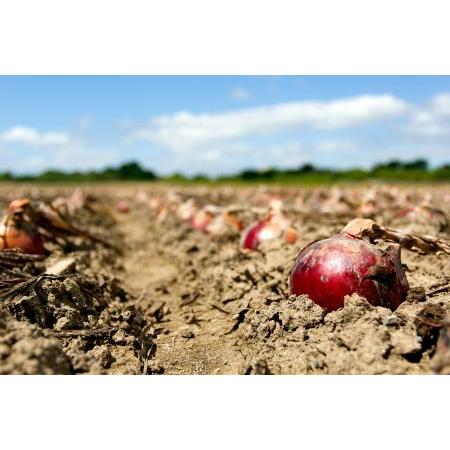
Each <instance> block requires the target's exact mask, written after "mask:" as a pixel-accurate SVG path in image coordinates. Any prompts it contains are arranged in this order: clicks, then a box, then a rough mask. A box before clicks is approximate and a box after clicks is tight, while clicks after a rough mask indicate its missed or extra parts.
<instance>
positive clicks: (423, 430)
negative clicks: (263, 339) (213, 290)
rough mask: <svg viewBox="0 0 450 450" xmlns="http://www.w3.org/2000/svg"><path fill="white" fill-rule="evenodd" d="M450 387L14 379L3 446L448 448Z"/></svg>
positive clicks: (7, 394)
mask: <svg viewBox="0 0 450 450" xmlns="http://www.w3.org/2000/svg"><path fill="white" fill-rule="evenodd" d="M447 380H448V378H446V377H426V376H409V377H401V376H385V377H383V376H378V377H376V376H303V377H300V376H298V377H295V376H279V377H243V376H241V377H239V376H234V377H233V376H191V377H183V376H172V377H170V376H165V377H164V376H163V377H160V376H154V377H143V376H142V377H139V376H134V377H132V376H128V377H126V376H123V377H121V376H115V377H114V376H110V377H106V376H104V377H101V376H97V377H94V376H86V377H69V376H66V377H64V376H57V377H44V376H42V377H25V376H23V377H4V378H3V379H2V380H1V381H2V383H1V394H2V396H1V397H2V405H1V409H0V411H1V412H0V423H1V425H2V448H7V449H10V448H45V449H53V448H55V449H60V448H68V449H77V450H79V449H83V448H85V449H90V448H93V449H95V448H102V449H103V448H104V449H108V450H109V449H116V448H118V449H119V448H120V449H135V448H170V449H171V448H175V449H176V448H180V449H191V448H192V449H203V448H204V449H208V450H211V449H217V448H219V449H222V448H223V449H233V450H234V449H236V450H237V449H240V448H247V449H253V448H255V449H259V448H270V449H287V448H308V449H309V448H329V449H338V448H345V449H346V450H349V449H358V450H361V449H362V448H363V449H376V450H380V449H384V448H389V449H390V448H398V449H400V448H408V449H410V448H421V449H434V448H445V442H446V440H445V432H446V429H447V422H448V417H447V414H446V407H447V405H448V396H449V395H448V392H449V390H448V384H447V383H448V382H447ZM436 404H438V405H439V404H440V405H442V411H439V409H438V408H436ZM137 446H139V447H137Z"/></svg>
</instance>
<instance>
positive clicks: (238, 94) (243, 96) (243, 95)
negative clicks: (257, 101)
mask: <svg viewBox="0 0 450 450" xmlns="http://www.w3.org/2000/svg"><path fill="white" fill-rule="evenodd" d="M231 96H232V97H233V98H235V99H236V100H248V98H249V97H250V96H249V93H248V91H247V90H246V89H244V88H240V87H238V88H235V89H233V90H232V91H231Z"/></svg>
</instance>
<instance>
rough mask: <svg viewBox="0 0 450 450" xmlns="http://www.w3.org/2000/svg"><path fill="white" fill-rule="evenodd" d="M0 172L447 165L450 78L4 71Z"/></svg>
mask: <svg viewBox="0 0 450 450" xmlns="http://www.w3.org/2000/svg"><path fill="white" fill-rule="evenodd" d="M0 99H1V101H2V104H3V105H6V107H4V108H2V110H1V111H0V153H1V154H2V161H3V163H2V165H1V166H0V172H11V173H13V174H15V175H21V174H38V173H41V172H43V171H46V170H61V171H84V172H85V171H90V170H102V169H104V168H106V167H111V166H112V167H115V166H119V165H121V164H123V163H125V162H129V161H136V162H138V163H139V164H140V165H141V166H143V167H145V168H148V169H151V170H152V171H154V172H155V173H157V174H158V175H161V176H167V175H170V174H173V173H182V174H183V175H186V176H193V175H196V174H205V175H207V176H210V177H217V176H221V175H227V174H233V173H237V172H240V171H243V170H246V169H254V170H261V169H264V168H268V167H272V168H278V169H282V170H284V169H291V168H292V169H293V168H297V167H299V166H301V165H303V164H308V163H310V164H313V165H314V166H316V167H319V168H322V167H324V168H325V167H326V168H331V169H335V170H340V169H350V168H353V167H358V168H363V169H368V168H370V167H372V166H373V165H375V164H380V163H385V162H388V161H391V160H400V161H411V160H416V159H426V160H427V161H428V162H429V164H430V166H431V167H436V166H441V165H444V164H447V163H448V162H450V157H449V155H450V151H449V146H450V77H448V76H286V77H282V76H2V77H0Z"/></svg>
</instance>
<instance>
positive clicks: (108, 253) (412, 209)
mask: <svg viewBox="0 0 450 450" xmlns="http://www.w3.org/2000/svg"><path fill="white" fill-rule="evenodd" d="M19 198H27V199H29V200H30V202H31V203H30V204H31V206H28V204H27V206H26V208H34V209H33V211H35V210H36V211H38V212H37V213H35V212H33V213H30V212H25V213H24V214H25V215H26V217H28V218H29V217H31V219H30V220H31V222H33V220H35V221H36V222H35V223H34V222H33V223H34V224H35V225H36V230H38V231H39V233H41V234H42V236H43V242H44V244H43V245H44V249H43V251H42V252H39V251H38V252H37V253H42V255H41V256H39V257H27V256H23V255H22V256H21V254H20V253H17V252H14V251H12V250H11V248H12V245H11V244H10V243H9V244H8V245H6V244H3V246H4V247H8V246H9V247H8V248H4V250H3V251H2V252H1V257H0V373H2V374H10V373H15V374H86V373H87V374H431V373H450V349H449V336H450V335H449V330H448V324H449V321H448V319H447V317H448V311H449V308H450V256H449V254H447V253H446V249H447V251H448V249H449V248H450V247H448V242H449V241H450V224H449V217H450V189H449V185H447V184H439V185H418V186H412V185H411V186H409V185H387V184H376V185H375V184H374V185H369V184H367V185H362V184H358V185H356V184H355V185H351V184H349V185H345V186H332V187H320V186H317V187H308V188H306V187H291V186H290V187H288V188H287V187H276V186H270V187H267V186H257V185H248V186H209V187H206V186H196V185H187V186H169V185H162V184H158V183H156V184H151V183H149V184H145V183H142V184H117V185H114V184H103V185H102V184H98V185H92V186H86V187H83V188H75V187H74V186H66V187H61V186H53V187H52V186H43V185H38V184H36V185H22V184H11V185H4V186H3V187H1V188H0V205H1V209H2V213H3V214H7V211H8V205H9V204H10V202H11V201H13V200H15V199H19ZM39 205H40V206H39ZM20 208H23V206H20ZM11 211H12V209H11V207H9V217H11V215H14V211H15V213H17V211H18V210H17V209H16V210H14V211H13V212H11ZM27 211H28V210H27ZM19 213H20V214H21V213H22V209H20V211H19ZM27 214H28V215H27ZM20 217H22V216H20ZM36 217H37V219H36ZM269 217H270V220H269V219H268V218H269ZM273 217H275V218H276V219H273ZM356 217H364V218H369V219H373V220H374V221H375V222H376V223H377V224H379V225H380V226H384V227H388V228H392V229H394V230H401V234H400V237H401V239H400V240H401V244H402V246H403V247H409V248H402V250H401V262H402V264H403V270H404V271H405V274H406V278H407V281H408V284H409V289H408V291H407V293H406V298H405V299H404V301H403V302H401V304H400V306H399V307H398V308H396V309H395V308H393V309H395V310H394V311H392V310H391V309H390V308H389V307H383V306H374V305H372V304H370V303H369V302H368V301H367V300H366V299H365V298H363V297H362V296H360V295H358V294H357V293H354V294H353V295H350V296H347V297H346V298H345V302H344V306H343V307H341V308H337V309H334V310H329V311H328V310H325V309H323V308H322V307H321V306H319V305H318V304H316V303H315V302H313V301H312V300H311V299H310V298H309V297H308V296H307V295H290V282H289V277H290V273H291V270H292V267H293V265H294V262H295V260H296V258H297V256H298V254H299V252H300V250H301V249H302V248H304V247H305V246H307V245H308V244H309V243H311V242H313V241H316V240H320V239H324V238H328V237H331V236H333V235H335V234H336V233H339V232H340V231H341V230H342V228H343V227H344V226H345V225H346V224H347V223H348V222H349V221H351V220H352V219H354V218H356ZM44 219H45V220H44ZM11 220H12V219H11ZM27 220H28V219H27ZM264 220H266V222H267V221H271V222H270V226H269V227H267V228H266V229H268V230H270V233H267V237H269V238H268V239H264V238H263V237H260V239H259V240H258V239H257V240H256V241H255V240H253V241H252V242H250V241H249V240H248V239H250V238H249V237H248V235H247V240H246V239H245V234H246V232H247V231H248V230H249V228H248V227H249V226H250V225H251V224H254V223H258V222H259V223H262V222H261V221H263V222H264ZM266 222H264V223H265V224H266ZM3 223H4V224H5V223H7V222H5V221H4V222H3ZM6 228H7V227H6ZM3 229H5V227H3ZM41 229H42V231H41ZM3 233H5V231H3ZM411 233H416V234H415V235H414V236H419V237H424V239H425V241H426V242H428V244H424V245H422V246H421V245H419V244H417V242H415V241H411V240H410V239H409V240H408V239H405V236H407V237H410V236H411ZM261 236H263V235H261ZM264 236H265V235H264ZM430 237H431V238H430ZM3 238H4V241H5V242H6V238H5V234H3ZM434 238H435V239H434ZM438 239H439V240H438ZM388 240H391V241H392V236H391V239H388ZM425 241H420V242H421V243H423V242H425ZM245 242H247V244H249V245H247V247H254V248H253V249H245V248H243V244H245ZM430 242H431V243H430ZM435 243H437V245H435ZM387 244H388V242H385V241H382V240H379V241H377V243H376V244H370V245H374V246H376V247H378V248H383V249H384V248H386V245H387ZM33 253H34V252H33ZM330 295H331V294H330Z"/></svg>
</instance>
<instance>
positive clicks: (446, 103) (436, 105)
mask: <svg viewBox="0 0 450 450" xmlns="http://www.w3.org/2000/svg"><path fill="white" fill-rule="evenodd" d="M431 108H432V110H433V111H434V112H435V114H438V115H442V116H449V115H450V94H447V93H445V94H439V95H436V96H435V97H433V99H432V100H431Z"/></svg>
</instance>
